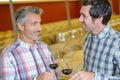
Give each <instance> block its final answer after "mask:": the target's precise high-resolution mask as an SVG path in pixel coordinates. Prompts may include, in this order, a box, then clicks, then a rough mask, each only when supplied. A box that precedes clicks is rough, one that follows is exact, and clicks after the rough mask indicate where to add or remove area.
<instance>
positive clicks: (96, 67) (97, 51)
mask: <svg viewBox="0 0 120 80" xmlns="http://www.w3.org/2000/svg"><path fill="white" fill-rule="evenodd" d="M80 14H81V16H80V18H79V21H80V22H81V23H82V25H83V26H82V27H83V29H84V30H85V31H87V32H88V35H87V36H86V38H85V41H84V71H79V72H78V73H76V74H74V75H73V76H71V79H70V80H120V33H119V32H117V31H115V30H113V29H112V28H111V26H110V25H109V23H108V21H109V20H110V18H111V14H112V8H111V5H110V3H109V1H108V0H82V7H81V10H80Z"/></svg>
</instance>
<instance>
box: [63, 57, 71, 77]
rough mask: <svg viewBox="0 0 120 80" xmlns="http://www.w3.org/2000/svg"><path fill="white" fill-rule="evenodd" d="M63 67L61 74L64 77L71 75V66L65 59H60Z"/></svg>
mask: <svg viewBox="0 0 120 80" xmlns="http://www.w3.org/2000/svg"><path fill="white" fill-rule="evenodd" d="M62 62H63V67H62V70H61V72H62V73H63V74H65V75H70V74H71V73H72V65H71V64H70V62H68V61H67V60H66V59H64V58H63V59H62Z"/></svg>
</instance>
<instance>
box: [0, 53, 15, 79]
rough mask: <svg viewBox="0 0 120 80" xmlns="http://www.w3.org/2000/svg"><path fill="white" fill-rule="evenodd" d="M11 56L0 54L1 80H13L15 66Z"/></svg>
mask: <svg viewBox="0 0 120 80" xmlns="http://www.w3.org/2000/svg"><path fill="white" fill-rule="evenodd" d="M10 58H11V57H10V56H8V55H5V54H1V55H0V64H2V65H1V66H0V76H1V79H2V80H9V79H10V80H14V77H15V74H16V73H15V67H14V65H13V64H12V62H11V59H10Z"/></svg>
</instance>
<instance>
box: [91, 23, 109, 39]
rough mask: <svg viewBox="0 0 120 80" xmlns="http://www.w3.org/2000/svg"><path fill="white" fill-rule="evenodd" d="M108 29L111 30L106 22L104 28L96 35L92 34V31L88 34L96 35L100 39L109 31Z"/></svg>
mask: <svg viewBox="0 0 120 80" xmlns="http://www.w3.org/2000/svg"><path fill="white" fill-rule="evenodd" d="M110 30H111V27H110V25H109V24H107V25H106V26H105V28H104V29H103V30H102V31H101V32H100V33H99V34H98V35H94V34H93V33H90V34H89V36H90V37H96V38H98V39H102V38H104V37H105V36H106V35H107V34H108V33H109V31H110Z"/></svg>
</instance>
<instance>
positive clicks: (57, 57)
mask: <svg viewBox="0 0 120 80" xmlns="http://www.w3.org/2000/svg"><path fill="white" fill-rule="evenodd" d="M53 57H54V60H53V62H52V63H50V64H49V67H50V68H51V69H56V68H57V67H58V65H59V62H60V55H59V51H58V50H56V53H54V54H53Z"/></svg>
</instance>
